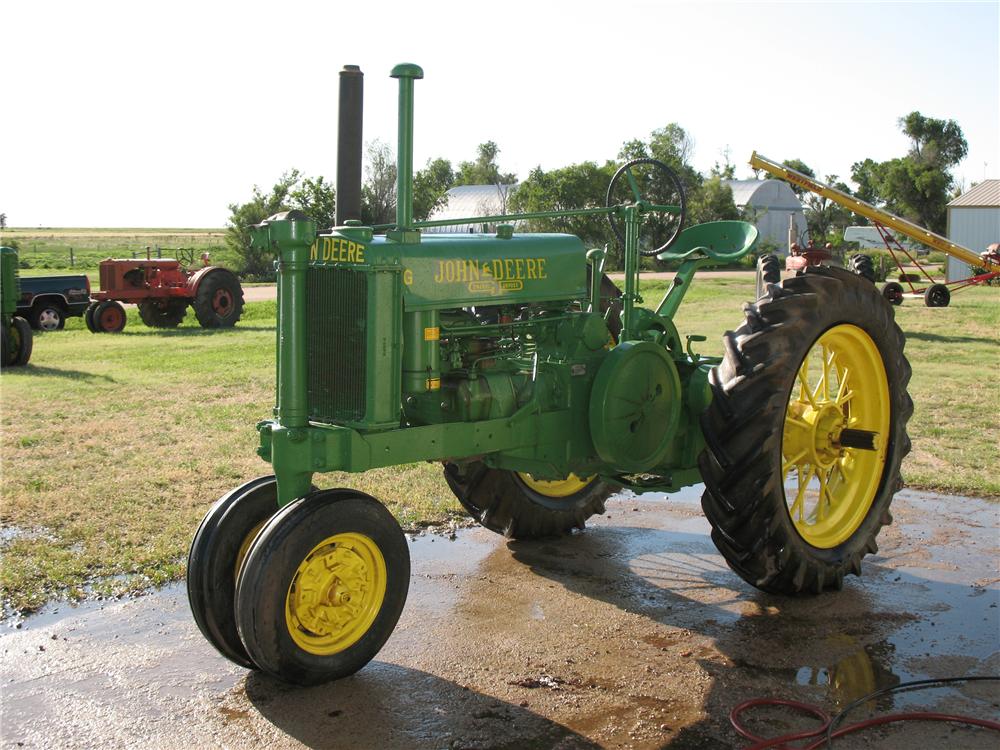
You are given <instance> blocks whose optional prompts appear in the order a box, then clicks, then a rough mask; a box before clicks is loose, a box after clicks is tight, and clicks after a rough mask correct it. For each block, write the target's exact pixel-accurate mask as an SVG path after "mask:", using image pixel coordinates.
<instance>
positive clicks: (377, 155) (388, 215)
mask: <svg viewBox="0 0 1000 750" xmlns="http://www.w3.org/2000/svg"><path fill="white" fill-rule="evenodd" d="M395 220H396V157H395V156H393V153H392V149H391V148H390V147H389V145H388V144H386V143H383V142H382V141H379V140H375V141H372V142H371V143H369V144H368V158H367V164H366V165H365V180H364V183H363V184H362V185H361V221H363V222H364V223H365V224H367V225H369V226H371V225H373V224H391V223H392V222H394V221H395Z"/></svg>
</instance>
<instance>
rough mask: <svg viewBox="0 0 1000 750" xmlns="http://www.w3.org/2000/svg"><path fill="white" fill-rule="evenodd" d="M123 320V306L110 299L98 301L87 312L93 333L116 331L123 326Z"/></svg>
mask: <svg viewBox="0 0 1000 750" xmlns="http://www.w3.org/2000/svg"><path fill="white" fill-rule="evenodd" d="M88 310H89V308H88ZM125 320H126V318H125V308H124V307H122V306H121V305H120V304H119V303H118V302H115V301H114V300H110V299H109V300H104V302H98V303H97V306H96V307H94V309H93V312H91V313H89V321H90V322H91V323H92V324H93V327H92V328H91V329H90V330H92V331H93V332H94V333H118V332H119V331H121V330H123V329H124V328H125Z"/></svg>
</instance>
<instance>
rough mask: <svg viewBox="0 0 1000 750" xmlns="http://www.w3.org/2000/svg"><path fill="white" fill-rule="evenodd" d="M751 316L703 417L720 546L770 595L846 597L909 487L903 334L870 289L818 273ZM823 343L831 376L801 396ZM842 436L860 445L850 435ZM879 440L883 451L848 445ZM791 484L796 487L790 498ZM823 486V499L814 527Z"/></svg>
mask: <svg viewBox="0 0 1000 750" xmlns="http://www.w3.org/2000/svg"><path fill="white" fill-rule="evenodd" d="M744 309H745V311H746V320H745V322H744V323H743V325H742V326H740V327H739V328H738V329H737V330H736V331H735V332H732V331H731V332H729V333H727V334H726V337H725V345H726V346H725V349H726V354H725V358H724V360H723V362H722V364H720V365H718V366H717V367H716V368H715V369H714V370H713V371H712V374H711V376H710V383H711V386H712V390H713V396H714V398H713V401H712V405H711V406H710V407H709V408H708V410H707V411H706V412H705V413H704V414H703V416H702V432H703V433H704V436H705V441H706V445H707V448H706V449H705V451H703V453H702V455H701V457H700V460H699V467H700V469H701V473H702V476H703V477H704V480H705V485H706V490H705V493H704V495H703V496H702V507H703V509H704V511H705V515H706V516H707V517H708V520H709V522H710V523H711V525H712V540H713V541H714V542H715V545H716V546H717V547H718V549H719V551H720V552H721V553H722V555H723V557H725V559H726V561H727V562H728V563H729V565H730V567H732V569H733V570H734V571H736V573H738V574H739V575H740V576H741V577H742V578H743V579H744V580H746V581H747V582H748V583H750V584H752V585H754V586H756V587H757V588H760V589H762V590H764V591H769V592H773V593H780V594H800V593H819V592H821V591H823V590H824V589H825V588H828V587H832V588H840V587H841V585H842V582H843V578H844V576H845V575H846V574H849V573H854V574H860V572H861V559H862V557H863V556H864V555H866V554H868V553H871V552H875V551H877V549H878V545H877V544H876V541H875V538H876V536H877V534H878V532H879V530H880V529H881V528H882V526H883V525H885V524H888V523H890V522H891V520H892V517H891V515H890V514H889V504H890V502H891V500H892V497H893V495H894V494H895V492H896V491H897V490H898V489H899V488H900V487H902V480H901V478H900V475H899V467H900V463H901V462H902V459H903V457H904V456H905V455H906V454H907V453H909V451H910V440H909V437H908V436H907V434H906V423H907V420H909V418H910V415H911V414H912V412H913V402H912V401H911V400H910V397H909V395H908V394H907V391H906V386H907V383H908V381H909V379H910V365H909V363H908V362H907V360H906V358H905V357H904V356H903V343H904V338H903V333H902V331H900V329H899V326H897V325H896V323H895V321H894V320H893V310H892V307H891V306H890V305H889V304H887V303H886V301H885V300H884V299H882V297H881V296H880V294H879V293H878V292H877V291H876V289H875V287H874V286H872V285H871V284H870V283H869V282H867V281H866V280H864V279H862V278H860V277H859V276H857V275H855V274H852V273H849V272H846V271H844V270H841V269H837V268H830V267H822V266H820V267H817V266H812V267H809V268H807V269H806V270H805V271H804V272H803V273H802V274H801V275H799V276H796V277H794V278H790V279H786V280H785V281H784V282H783V283H782V284H781V286H772V287H770V288H769V290H768V294H767V295H766V296H765V297H764V298H762V299H760V300H758V301H757V303H756V304H753V305H747V306H746V307H745V308H744ZM826 342H829V343H826ZM816 343H819V344H820V346H821V347H822V357H821V358H820V359H826V361H827V366H826V370H825V371H826V372H827V373H828V374H827V376H826V377H825V378H823V379H819V378H816V380H817V381H818V382H819V384H820V385H817V387H816V389H815V392H814V391H813V389H812V387H811V382H810V381H809V374H810V370H809V369H806V370H805V372H806V383H807V385H808V386H809V387H808V388H804V387H803V386H802V385H799V386H798V387H796V385H797V383H798V382H799V377H800V367H802V366H803V365H806V366H807V367H808V366H809V364H810V363H813V366H815V362H816V361H818V360H812V359H811V358H809V357H810V354H811V353H813V352H814V351H815V348H819V347H815V348H814V344H816ZM828 354H830V356H829V357H827V355H828ZM820 369H821V370H822V369H823V368H822V366H820ZM841 380H844V381H847V382H849V384H850V386H849V387H843V388H842V387H840V385H841V383H840V381H841ZM821 386H822V390H823V392H822V393H820V390H821ZM806 393H810V394H812V395H811V396H808V397H807V396H806V395H805V394H806ZM831 394H834V395H833V397H832V398H831V397H830V396H831ZM806 398H808V400H809V401H813V400H815V401H816V407H815V409H812V407H810V405H809V403H808V402H807V401H805V400H804V399H806ZM803 425H804V426H805V427H806V428H807V429H806V430H805V431H803V430H802V426H803ZM843 426H848V427H850V428H852V430H853V431H854V434H853V435H848V434H846V433H845V434H842V433H841V429H842V427H843ZM873 434H874V435H877V437H876V438H873V444H875V443H877V445H878V446H881V447H878V448H877V449H875V450H861V449H858V448H853V447H851V446H850V445H847V443H852V442H856V441H858V440H859V439H864V438H866V437H867V438H871V436H872V435H873ZM802 435H805V436H806V437H805V439H803V438H802ZM841 440H843V441H845V442H844V443H841V442H840V441H841ZM792 451H796V452H797V454H796V455H795V456H787V455H785V454H786V453H788V452H792ZM810 462H813V463H812V464H811V463H810ZM805 467H808V468H809V473H806V474H805V483H803V482H802V477H803V472H804V469H805ZM790 476H795V477H798V479H797V480H795V481H796V484H797V489H795V488H793V487H790V488H789V489H792V492H790V493H788V495H786V487H785V484H786V481H787V480H788V478H789V477H790ZM814 476H815V477H818V479H817V480H816V481H817V483H820V488H819V491H818V492H817V493H816V494H817V497H818V498H820V499H824V498H825V501H826V502H825V503H820V502H816V503H815V504H814V508H813V510H812V512H811V514H810V517H806V514H805V513H804V510H805V507H806V504H807V500H809V497H808V495H809V490H810V488H811V483H812V480H813V477H814ZM824 487H825V490H824ZM792 500H794V502H790V501H792ZM824 506H825V508H826V516H825V518H824V515H823V510H824ZM796 515H797V516H798V519H797V520H796V518H795V517H794V516H796Z"/></svg>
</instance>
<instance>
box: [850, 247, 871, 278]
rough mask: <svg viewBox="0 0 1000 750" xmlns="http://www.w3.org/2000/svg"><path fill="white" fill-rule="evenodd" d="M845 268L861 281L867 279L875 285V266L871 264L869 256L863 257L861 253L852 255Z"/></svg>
mask: <svg viewBox="0 0 1000 750" xmlns="http://www.w3.org/2000/svg"><path fill="white" fill-rule="evenodd" d="M847 266H848V269H849V270H850V271H851V273H855V274H857V275H858V276H860V277H861V278H863V279H868V281H870V282H871V283H872V284H874V283H875V264H874V263H873V262H872V259H871V256H870V255H864V254H863V253H859V254H857V255H852V256H851V259H850V261H848V264H847Z"/></svg>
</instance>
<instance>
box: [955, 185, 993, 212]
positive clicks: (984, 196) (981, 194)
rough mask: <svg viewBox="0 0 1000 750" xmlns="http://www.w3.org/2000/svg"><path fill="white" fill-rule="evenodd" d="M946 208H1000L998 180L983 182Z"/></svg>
mask: <svg viewBox="0 0 1000 750" xmlns="http://www.w3.org/2000/svg"><path fill="white" fill-rule="evenodd" d="M948 208H1000V180H983V181H982V182H980V183H979V184H978V185H976V186H975V187H972V188H969V189H968V190H966V191H965V192H964V193H962V194H961V195H960V196H958V197H957V198H956V199H955V200H953V201H952V202H951V203H949V204H948Z"/></svg>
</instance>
